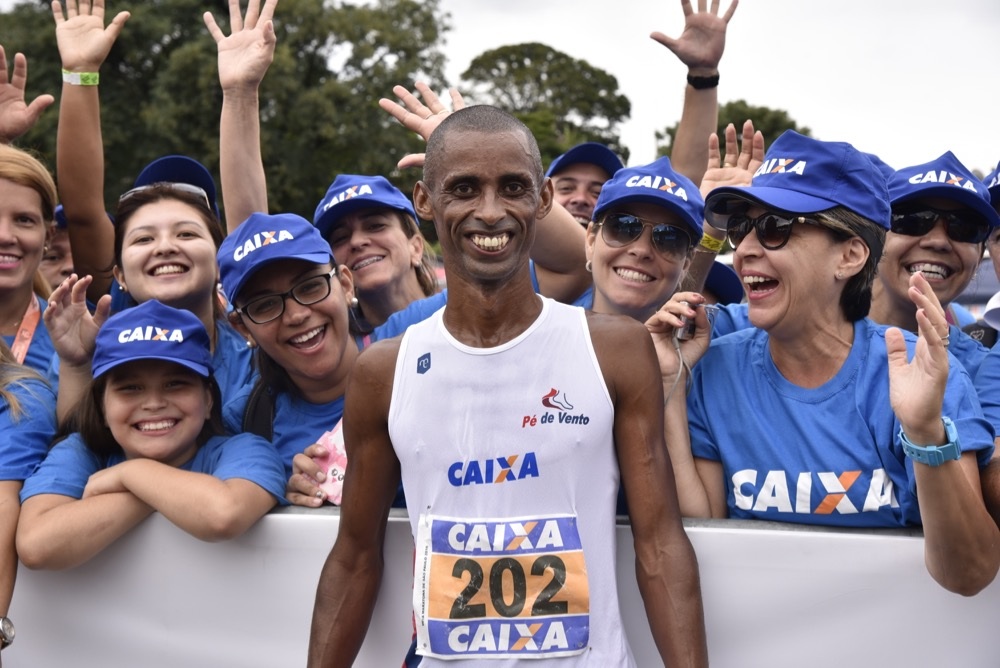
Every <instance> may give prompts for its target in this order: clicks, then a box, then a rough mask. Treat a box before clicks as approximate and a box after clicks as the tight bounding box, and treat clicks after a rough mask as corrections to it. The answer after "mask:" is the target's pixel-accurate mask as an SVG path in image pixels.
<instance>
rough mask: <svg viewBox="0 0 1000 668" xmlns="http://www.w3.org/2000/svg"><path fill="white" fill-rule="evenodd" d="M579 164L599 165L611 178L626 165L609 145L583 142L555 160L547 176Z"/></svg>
mask: <svg viewBox="0 0 1000 668" xmlns="http://www.w3.org/2000/svg"><path fill="white" fill-rule="evenodd" d="M579 164H586V165H597V166H598V167H600V168H601V169H603V170H604V171H605V172H607V174H608V178H609V179H610V178H611V177H612V176H614V175H615V172H617V171H618V170H619V169H622V168H623V167H625V165H624V164H622V161H621V160H620V159H619V158H618V156H617V155H615V153H614V151H612V150H611V149H610V148H608V147H607V146H604V145H601V144H597V145H594V144H582V145H579V146H575V147H573V148H571V149H570V150H568V151H566V152H565V153H563V154H562V155H560V156H559V157H558V158H556V159H555V160H553V161H552V164H551V165H549V168H548V169H547V170H546V172H545V176H553V175H554V174H556V173H558V172H559V170H562V169H565V168H567V167H569V166H570V165H579Z"/></svg>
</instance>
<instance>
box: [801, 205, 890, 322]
mask: <svg viewBox="0 0 1000 668" xmlns="http://www.w3.org/2000/svg"><path fill="white" fill-rule="evenodd" d="M809 217H810V218H813V219H815V220H816V222H818V223H821V224H822V225H823V226H824V227H826V228H827V230H829V231H830V233H831V234H833V235H834V238H836V239H838V240H840V241H846V240H847V239H850V238H851V237H859V238H860V239H861V240H862V241H864V243H865V245H866V246H867V247H868V251H869V252H868V259H867V260H866V261H865V266H864V267H862V269H861V271H859V272H858V273H857V274H855V275H854V276H852V277H851V278H850V279H848V281H847V285H845V286H844V291H843V292H842V293H841V294H840V310H841V311H842V312H843V314H844V317H845V318H847V320H848V322H855V321H857V320H861V319H862V318H864V317H867V316H868V312H869V311H870V310H871V307H872V284H873V283H874V282H875V275H876V274H877V273H878V263H879V260H881V259H882V248H883V247H884V245H885V232H886V230H885V228H884V227H882V226H881V225H878V224H877V223H874V222H872V221H870V220H868V219H867V218H862V217H861V216H859V215H858V214H856V213H854V212H853V211H850V210H848V209H845V208H844V207H842V206H838V207H836V208H833V209H829V210H827V211H822V212H820V213H817V214H813V215H810V216H809Z"/></svg>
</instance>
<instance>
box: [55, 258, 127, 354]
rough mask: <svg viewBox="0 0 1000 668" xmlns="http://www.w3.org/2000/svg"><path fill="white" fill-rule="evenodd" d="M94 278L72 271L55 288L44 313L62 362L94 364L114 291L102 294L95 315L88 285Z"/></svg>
mask: <svg viewBox="0 0 1000 668" xmlns="http://www.w3.org/2000/svg"><path fill="white" fill-rule="evenodd" d="M91 280H92V279H91V277H90V276H84V277H83V278H78V277H77V275H76V274H71V275H70V276H69V277H68V278H67V279H66V280H64V281H63V282H62V283H60V284H59V286H58V287H57V288H56V289H55V290H53V291H52V294H51V295H50V296H49V304H48V308H46V309H45V313H44V314H43V315H42V317H43V319H44V320H45V328H46V330H48V332H49V338H51V339H52V346H53V348H55V350H56V352H57V353H59V360H60V362H61V363H62V364H66V365H71V366H75V367H83V366H87V365H89V364H90V360H91V358H92V357H93V356H94V343H95V341H96V340H97V332H98V330H100V328H101V325H103V324H104V322H105V321H106V320H107V319H108V316H109V315H110V311H111V296H110V295H104V296H103V297H101V299H100V301H98V302H97V309H96V310H95V312H94V314H93V315H91V313H90V311H89V310H88V309H87V287H88V286H89V285H90V282H91Z"/></svg>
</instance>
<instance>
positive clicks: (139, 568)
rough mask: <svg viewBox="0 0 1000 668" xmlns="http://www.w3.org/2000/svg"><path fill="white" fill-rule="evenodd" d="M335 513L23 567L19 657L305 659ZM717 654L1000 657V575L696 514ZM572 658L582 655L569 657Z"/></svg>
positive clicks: (391, 555) (640, 625)
mask: <svg viewBox="0 0 1000 668" xmlns="http://www.w3.org/2000/svg"><path fill="white" fill-rule="evenodd" d="M393 512H394V516H393V517H392V518H391V519H390V526H389V530H388V532H387V536H386V546H385V577H384V579H383V582H382V588H381V592H380V595H379V602H378V606H377V607H376V610H375V614H374V617H373V619H372V624H371V627H370V629H369V632H368V636H367V638H366V641H365V645H364V647H363V648H362V651H361V655H360V656H359V659H358V662H357V664H356V665H358V666H364V667H367V666H377V667H378V668H384V667H385V666H398V665H400V664H401V663H402V659H403V656H404V654H405V652H406V649H407V647H408V646H409V643H410V637H411V633H412V623H411V617H410V606H411V585H412V566H413V542H412V540H411V538H410V533H409V524H408V522H407V521H406V519H405V517H404V516H403V515H397V514H396V511H393ZM339 520H340V517H339V514H338V512H337V511H336V510H333V509H327V510H320V511H305V510H298V509H293V510H283V511H277V512H273V513H271V514H269V515H267V516H266V517H264V518H263V520H261V522H260V523H259V524H258V525H257V526H255V527H254V528H253V529H251V530H250V531H249V532H247V533H246V534H245V535H244V536H242V537H241V538H239V539H237V540H234V541H230V542H228V543H215V544H209V543H203V542H201V541H198V540H196V539H195V538H192V537H191V536H189V535H188V534H185V533H184V532H182V531H180V530H179V529H177V528H176V527H174V526H173V525H172V524H170V523H169V522H168V521H167V520H166V519H164V518H163V517H162V516H160V515H154V516H152V517H151V518H149V519H148V520H146V521H145V522H143V524H141V525H140V526H138V527H137V528H136V529H135V530H133V531H132V532H131V533H130V534H129V535H127V536H125V537H124V538H123V539H122V540H120V541H118V543H117V544H115V545H113V546H112V547H111V548H110V549H108V550H107V551H105V552H104V553H103V554H101V555H100V556H99V557H97V558H96V559H94V560H92V561H91V562H89V563H87V564H85V565H84V566H82V567H80V568H76V569H73V570H71V571H66V572H55V573H53V572H32V571H28V570H26V569H24V568H23V567H22V568H21V570H20V572H19V574H18V581H17V587H16V590H15V594H14V601H13V603H12V606H11V613H10V616H11V618H12V619H13V620H14V622H15V624H16V625H17V638H16V641H15V643H14V644H13V645H12V646H11V647H9V648H8V649H6V650H4V652H3V664H4V667H5V668H39V667H42V668H46V667H49V666H52V667H59V666H82V667H87V666H94V667H101V668H105V667H108V666H114V667H117V666H144V667H146V668H167V667H169V668H175V667H178V666H184V667H185V668H198V667H200V666H205V667H206V668H207V667H209V666H212V667H215V666H240V667H241V668H242V667H252V666H261V667H267V668H274V667H275V666H278V667H284V666H303V665H305V661H306V649H307V644H308V639H309V625H310V620H311V616H312V607H313V600H314V597H315V591H316V582H317V580H318V578H319V573H320V569H321V568H322V566H323V562H324V560H325V559H326V555H327V554H328V553H329V550H330V547H331V546H332V545H333V542H334V539H335V537H336V533H337V527H338V525H339ZM687 528H688V534H689V535H690V537H691V540H692V543H693V544H694V547H695V550H696V552H697V554H698V561H699V566H700V570H701V582H702V590H703V596H704V601H705V615H706V625H707V629H708V638H709V650H710V655H711V660H712V665H713V666H722V667H727V666H769V667H781V666H789V667H792V666H794V667H798V666H805V665H808V666H811V667H817V666H818V667H822V666H830V667H831V668H833V667H837V668H840V667H841V666H843V665H845V663H850V665H858V666H886V667H894V666H914V667H924V666H962V667H963V668H996V666H998V665H1000V641H998V637H1000V634H998V633H997V622H998V620H1000V584H998V583H996V582H994V583H993V584H992V585H991V586H990V587H989V588H987V589H986V590H985V591H983V592H981V593H980V594H979V595H977V596H975V597H972V598H962V597H960V596H957V595H954V594H950V593H948V592H946V591H944V590H943V589H941V588H940V587H939V586H938V585H937V584H936V583H935V582H934V581H933V580H931V578H930V576H929V575H927V572H926V570H925V568H924V564H923V539H922V538H921V537H920V536H919V534H912V533H911V534H907V533H901V532H885V533H858V532H854V533H847V532H830V531H820V530H815V529H810V528H804V527H794V528H793V527H791V526H790V525H771V524H756V523H750V522H735V521H725V520H723V521H711V522H697V523H688V527H687ZM634 560H635V555H634V552H633V549H632V537H631V531H630V529H629V527H627V526H620V527H618V583H619V587H620V599H621V606H622V612H623V615H624V617H625V624H626V629H627V630H628V634H629V638H630V641H631V643H632V649H633V652H634V654H635V657H636V660H637V662H638V665H640V666H655V665H659V658H658V655H657V654H656V650H655V647H654V645H653V641H652V637H651V636H650V634H649V630H648V627H647V625H646V618H645V613H644V610H643V606H642V600H641V599H640V598H639V594H638V590H637V588H636V584H635V575H634ZM569 663H570V664H571V663H572V659H569Z"/></svg>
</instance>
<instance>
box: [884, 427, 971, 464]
mask: <svg viewBox="0 0 1000 668" xmlns="http://www.w3.org/2000/svg"><path fill="white" fill-rule="evenodd" d="M941 421H942V422H943V423H944V436H945V438H946V439H947V441H948V442H947V443H945V444H944V445H915V444H913V443H911V442H910V439H908V438H906V434H904V433H903V428H902V427H900V428H899V440H900V442H902V444H903V452H905V453H906V456H907V457H909V458H910V459H912V460H913V461H915V462H920V463H921V464H927V465H928V466H941V464H944V463H945V462H946V461H949V460H953V459H960V458H961V457H962V449H961V448H959V447H958V430H957V429H955V423H954V422H952V421H951V418H947V417H943V418H941Z"/></svg>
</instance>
